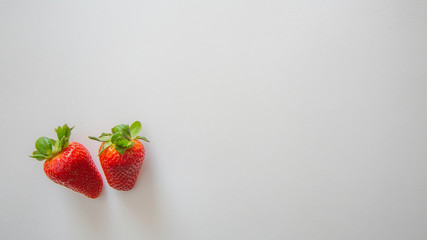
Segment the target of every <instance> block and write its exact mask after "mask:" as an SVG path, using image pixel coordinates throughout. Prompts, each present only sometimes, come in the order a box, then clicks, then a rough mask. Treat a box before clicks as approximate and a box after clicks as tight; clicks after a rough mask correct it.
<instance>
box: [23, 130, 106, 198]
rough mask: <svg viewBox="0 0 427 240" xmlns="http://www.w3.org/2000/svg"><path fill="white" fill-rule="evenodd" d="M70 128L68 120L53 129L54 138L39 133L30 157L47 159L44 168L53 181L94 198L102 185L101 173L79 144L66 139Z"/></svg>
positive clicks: (87, 152) (69, 133)
mask: <svg viewBox="0 0 427 240" xmlns="http://www.w3.org/2000/svg"><path fill="white" fill-rule="evenodd" d="M72 129H73V128H69V127H68V126H67V124H65V125H64V126H63V127H58V128H57V129H55V131H56V134H57V136H58V140H57V141H55V140H54V139H50V138H46V137H40V138H39V139H37V141H36V149H37V151H34V152H33V155H32V156H30V157H32V158H35V159H37V160H39V161H43V160H45V159H46V161H45V162H44V164H43V169H44V172H45V173H46V176H47V177H48V178H49V179H50V180H52V181H53V182H55V183H57V184H59V185H62V186H65V187H67V188H69V189H71V190H73V191H75V192H78V193H81V194H84V195H85V196H87V197H89V198H97V197H98V196H99V195H100V194H101V192H102V187H103V183H102V177H101V174H100V173H99V172H98V169H97V168H96V166H95V163H94V162H93V160H92V157H91V156H90V153H89V151H88V150H87V149H86V148H85V147H84V146H83V145H82V144H80V143H77V142H71V143H69V138H70V135H71V130H72Z"/></svg>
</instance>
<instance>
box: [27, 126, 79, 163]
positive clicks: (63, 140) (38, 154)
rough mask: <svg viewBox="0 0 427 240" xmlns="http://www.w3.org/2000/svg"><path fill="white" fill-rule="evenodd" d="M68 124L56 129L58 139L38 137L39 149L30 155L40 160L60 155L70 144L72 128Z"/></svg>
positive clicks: (37, 147)
mask: <svg viewBox="0 0 427 240" xmlns="http://www.w3.org/2000/svg"><path fill="white" fill-rule="evenodd" d="M73 128H74V127H72V128H69V127H68V126H67V124H64V126H62V127H60V126H59V127H58V128H56V129H55V131H56V135H57V137H58V140H54V139H51V138H47V137H40V138H38V139H37V141H36V144H35V147H36V149H37V151H34V152H33V155H32V156H30V157H32V158H35V159H37V160H39V161H42V160H44V159H51V158H53V157H55V156H56V155H58V154H59V153H60V152H62V150H63V149H64V148H66V147H67V146H68V141H69V138H70V135H71V130H72V129H73Z"/></svg>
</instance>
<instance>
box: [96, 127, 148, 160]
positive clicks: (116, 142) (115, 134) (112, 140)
mask: <svg viewBox="0 0 427 240" xmlns="http://www.w3.org/2000/svg"><path fill="white" fill-rule="evenodd" d="M140 131H141V123H140V122H139V121H135V122H133V123H132V125H130V127H129V125H126V124H119V125H117V126H115V127H113V128H112V129H111V133H102V134H101V136H99V137H89V138H90V139H92V140H96V141H99V142H103V143H104V145H102V148H101V150H100V151H99V154H101V153H102V152H103V151H104V150H105V149H106V148H108V147H109V146H111V145H113V146H114V148H115V149H116V150H117V152H119V153H120V154H123V153H124V152H125V151H126V149H129V148H131V147H133V145H134V144H135V143H134V142H133V140H135V139H141V140H144V141H146V142H149V141H148V140H147V139H146V138H145V137H142V136H139V135H138V134H139V132H140ZM99 154H98V155H99Z"/></svg>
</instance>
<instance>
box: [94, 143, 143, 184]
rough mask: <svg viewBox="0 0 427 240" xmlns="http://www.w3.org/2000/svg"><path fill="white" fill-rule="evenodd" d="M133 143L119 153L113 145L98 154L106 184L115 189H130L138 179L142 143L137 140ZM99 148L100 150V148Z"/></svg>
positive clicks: (141, 158)
mask: <svg viewBox="0 0 427 240" xmlns="http://www.w3.org/2000/svg"><path fill="white" fill-rule="evenodd" d="M133 142H134V143H135V145H133V147H131V148H129V149H127V150H126V151H125V152H124V153H123V155H121V154H120V153H119V152H117V150H116V149H115V148H114V147H113V146H109V147H108V148H106V149H105V150H104V151H103V152H102V153H101V154H100V155H99V161H100V162H101V166H102V169H103V170H104V174H105V177H106V178H107V182H108V184H110V186H111V187H112V188H114V189H116V190H120V191H128V190H131V189H132V188H133V187H134V186H135V183H136V180H138V175H139V172H140V171H141V168H142V163H143V162H144V156H145V149H144V145H142V143H141V142H140V141H138V140H133ZM102 145H104V143H103V144H101V147H100V148H99V149H100V150H101V148H102Z"/></svg>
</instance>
